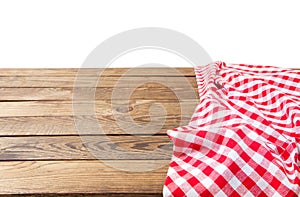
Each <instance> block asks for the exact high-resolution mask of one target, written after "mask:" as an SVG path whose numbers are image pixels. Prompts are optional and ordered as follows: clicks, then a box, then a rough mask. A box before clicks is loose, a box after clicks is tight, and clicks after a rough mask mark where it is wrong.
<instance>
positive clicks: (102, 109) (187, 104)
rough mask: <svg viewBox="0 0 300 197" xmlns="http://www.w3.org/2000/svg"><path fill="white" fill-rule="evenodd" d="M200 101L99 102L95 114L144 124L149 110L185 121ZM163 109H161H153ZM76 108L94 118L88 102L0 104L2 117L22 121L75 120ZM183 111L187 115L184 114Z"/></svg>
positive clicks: (79, 112)
mask: <svg viewBox="0 0 300 197" xmlns="http://www.w3.org/2000/svg"><path fill="white" fill-rule="evenodd" d="M197 103H198V101H197V100H187V101H180V102H176V101H175V102H174V101H168V100H161V101H156V100H130V101H122V100H118V101H115V103H114V104H113V106H112V103H111V102H110V101H96V102H95V112H96V114H97V116H100V117H107V118H110V119H112V118H113V117H117V118H119V119H123V120H124V121H126V120H127V119H126V118H128V117H126V116H125V115H126V114H127V115H128V116H129V117H131V118H132V119H133V120H141V119H144V118H145V117H149V115H148V114H149V109H150V107H152V112H153V114H152V117H153V118H158V119H161V118H164V117H165V115H166V117H169V118H173V117H174V116H178V115H182V116H183V117H191V114H192V113H193V112H194V109H195V106H196V105H197ZM158 105H161V106H162V107H163V109H164V110H165V111H166V112H163V111H162V110H163V109H162V108H161V107H153V106H158ZM73 106H74V109H75V113H76V115H82V116H90V115H94V114H93V113H92V112H90V111H89V110H87V109H89V108H90V106H92V107H93V105H92V104H91V103H88V102H75V104H74V102H72V101H28V102H0V109H1V110H0V117H19V116H23V117H24V116H72V115H74V112H73ZM182 111H183V113H182Z"/></svg>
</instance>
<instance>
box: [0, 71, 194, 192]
mask: <svg viewBox="0 0 300 197" xmlns="http://www.w3.org/2000/svg"><path fill="white" fill-rule="evenodd" d="M128 70H130V71H131V72H128ZM78 71H79V70H78V69H0V109H1V110H0V194H26V195H33V194H47V195H50V196H51V194H61V195H63V196H67V195H68V194H72V195H74V194H81V195H84V194H95V195H96V194H97V195H98V196H124V195H127V196H160V195H161V193H162V187H163V184H164V179H165V177H166V173H167V169H168V162H169V161H170V158H171V155H172V144H171V142H170V140H169V138H168V136H167V135H166V130H167V129H172V128H174V127H178V126H180V125H186V124H187V123H188V122H189V119H190V117H191V115H192V113H193V111H194V108H195V106H196V104H197V100H198V99H197V85H196V80H195V76H194V71H193V69H192V68H177V69H176V72H173V71H174V69H169V68H135V69H126V68H109V69H105V70H101V69H81V70H80V76H78V75H77V74H78ZM102 71H103V72H102ZM100 73H101V77H100V78H99V74H100ZM98 79H99V80H98ZM94 80H98V81H96V85H95V86H92V85H91V83H90V81H94ZM74 81H79V83H78V84H77V85H75V86H76V88H74ZM120 81H121V83H119V82H120ZM159 81H163V82H165V83H163V84H162V83H159ZM93 91H95V94H94V97H93V100H94V104H93V105H94V106H95V113H94V114H91V113H90V112H89V111H86V110H85V109H87V108H88V107H89V106H90V95H93V94H91V92H93ZM75 92H76V94H78V95H79V96H77V97H76V99H75V100H76V102H77V104H76V106H79V107H78V110H76V113H75V114H74V95H75ZM116 92H117V93H116ZM123 92H124V94H123ZM127 92H130V93H132V94H131V95H130V97H129V98H126V96H125V95H126V93H127ZM182 95H184V96H182ZM77 98H79V99H77ZM114 103H116V104H114ZM154 104H160V108H159V107H158V108H155V107H154V108H153V105H154ZM151 106H152V107H151ZM161 107H162V108H163V109H164V111H165V114H162V113H161V111H162V108H161ZM93 117H96V120H97V121H98V122H99V124H100V125H101V127H102V129H103V133H101V132H99V130H98V128H96V127H95V126H94V124H92V123H91V122H93V120H94V119H93ZM74 119H76V120H74ZM81 123H83V125H84V126H83V128H84V132H83V133H82V132H79V131H78V128H79V127H80V125H79V126H78V124H81ZM120 123H121V126H120ZM124 125H125V126H124ZM147 125H148V126H147ZM149 125H150V126H149ZM125 130H126V131H125ZM150 130H153V131H155V134H153V131H151V132H152V133H151V132H149V131H150ZM128 131H130V133H128ZM120 149H122V150H125V151H126V153H127V152H129V154H121V153H120ZM91 150H92V152H91ZM95 152H96V155H95V154H94V153H95ZM104 152H105V153H106V154H104ZM132 152H133V153H137V154H131V153H132ZM157 152H159V153H160V154H157ZM98 153H99V154H98ZM102 153H103V154H102ZM122 153H123V152H122ZM160 163H162V165H161V166H159V167H158V168H157V169H156V168H155V169H153V170H150V171H147V170H146V169H147V168H149V169H151V168H152V167H153V166H154V165H156V164H160ZM163 164H164V165H163Z"/></svg>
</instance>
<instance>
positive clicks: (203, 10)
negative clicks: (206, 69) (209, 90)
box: [0, 0, 300, 68]
mask: <svg viewBox="0 0 300 197" xmlns="http://www.w3.org/2000/svg"><path fill="white" fill-rule="evenodd" d="M299 8H300V6H299V5H298V3H297V1H296V0H295V1H288V0H287V1H275V0H272V1H271V0H270V1H268V0H260V1H259V0H251V1H241V0H236V1H233V0H226V1H224V0H220V1H214V0H210V1H199V0H189V1H176V0H151V1H146V0H126V1H125V0H118V1H117V0H109V1H105V2H104V1H100V0H95V1H89V0H82V1H78V0H49V1H42V0H26V1H24V0H19V1H16V0H7V1H0V67H2V68H4V67H7V68H9V67H44V68H45V67H80V66H81V64H82V63H83V61H84V60H85V58H86V56H87V55H88V54H89V53H90V52H91V51H92V50H93V49H94V48H95V47H96V46H97V45H99V44H100V43H101V42H102V41H104V40H105V39H107V38H109V37H110V36H113V35H115V34H117V33H120V32H122V31H126V30H130V29H133V28H139V27H164V28H169V29H173V30H176V31H179V32H182V33H184V34H186V35H187V36H189V37H191V38H192V39H194V40H195V41H197V42H198V43H199V44H200V45H201V46H202V47H203V48H204V49H205V50H206V51H207V52H208V53H209V54H210V56H211V57H212V59H213V60H222V61H225V62H230V63H246V64H265V65H275V66H276V65H277V66H284V67H300V61H299V60H298V57H299V46H300V38H299V35H300V29H299V20H300V11H299ZM152 55H153V54H152ZM144 56H147V55H146V54H145V55H144ZM150 56H151V55H150ZM154 56H155V57H156V60H155V61H156V62H157V61H158V63H159V61H162V62H164V61H167V62H171V63H173V64H174V65H175V64H177V65H176V66H186V65H184V63H181V62H180V61H177V60H176V58H175V59H173V60H171V59H172V57H169V56H168V55H166V56H164V57H163V56H162V57H160V55H158V54H157V55H154ZM169 58H170V59H169ZM129 59H130V60H128V59H127V60H126V61H125V62H126V65H123V66H130V65H134V64H136V63H137V62H138V63H140V60H143V59H145V57H143V55H141V54H136V55H135V56H134V58H129ZM146 59H147V58H146ZM148 59H149V58H148ZM150 59H151V58H150ZM145 63H147V62H145ZM123 64H124V61H123Z"/></svg>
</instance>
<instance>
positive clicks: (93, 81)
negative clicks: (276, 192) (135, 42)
mask: <svg viewBox="0 0 300 197" xmlns="http://www.w3.org/2000/svg"><path fill="white" fill-rule="evenodd" d="M98 79H99V81H98ZM75 82H76V87H92V88H93V87H105V88H112V87H114V88H122V87H123V88H129V87H139V86H142V85H144V86H145V87H149V88H150V87H160V86H161V84H165V86H167V87H169V88H180V87H183V88H187V87H188V88H191V89H192V88H196V87H197V84H196V80H195V77H178V76H176V77H166V76H162V77H147V76H146V77H127V76H126V77H121V78H120V77H101V78H98V77H80V78H76V77H46V76H44V77H33V76H31V77H29V76H20V77H16V76H13V77H0V87H1V88H9V87H12V88H25V87H32V88H33V87H36V88H41V87H43V88H47V87H50V88H60V87H74V83H75ZM97 82H98V83H97Z"/></svg>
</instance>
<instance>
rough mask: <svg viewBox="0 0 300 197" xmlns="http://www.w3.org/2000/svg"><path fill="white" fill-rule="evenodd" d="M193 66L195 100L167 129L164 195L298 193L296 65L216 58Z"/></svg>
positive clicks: (299, 81) (299, 86) (299, 85)
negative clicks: (183, 122)
mask: <svg viewBox="0 0 300 197" xmlns="http://www.w3.org/2000/svg"><path fill="white" fill-rule="evenodd" d="M195 73H196V79H197V83H198V89H199V95H200V102H199V105H198V106H197V108H196V110H195V113H194V115H193V117H192V118H191V121H190V123H189V125H187V126H183V127H179V128H176V129H173V130H169V131H168V135H169V136H170V138H171V139H172V140H173V143H174V151H173V157H172V161H171V163H170V167H169V170H168V174H167V178H166V181H165V185H164V190H163V193H164V196H191V197H193V196H205V197H206V196H266V197H270V196H299V195H300V168H299V166H300V154H299V152H300V146H299V142H300V72H299V71H295V70H288V69H280V68H276V67H271V66H254V65H244V64H228V65H227V64H225V63H223V62H215V63H212V64H210V65H207V66H204V67H196V68H195Z"/></svg>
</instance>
